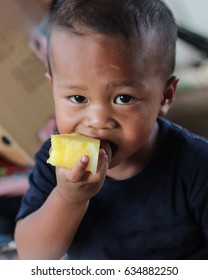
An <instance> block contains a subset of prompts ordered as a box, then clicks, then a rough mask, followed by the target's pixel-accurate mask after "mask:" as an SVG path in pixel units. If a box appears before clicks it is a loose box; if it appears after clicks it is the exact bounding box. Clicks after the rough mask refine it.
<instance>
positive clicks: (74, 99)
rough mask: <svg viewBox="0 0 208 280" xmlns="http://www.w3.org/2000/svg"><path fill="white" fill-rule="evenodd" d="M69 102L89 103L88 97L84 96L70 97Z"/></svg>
mask: <svg viewBox="0 0 208 280" xmlns="http://www.w3.org/2000/svg"><path fill="white" fill-rule="evenodd" d="M69 100H70V101H71V102H73V103H86V102H87V99H86V97H84V96H82V95H74V96H70V97H69Z"/></svg>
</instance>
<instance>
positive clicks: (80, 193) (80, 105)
mask: <svg viewBox="0 0 208 280" xmlns="http://www.w3.org/2000/svg"><path fill="white" fill-rule="evenodd" d="M151 39H152V40H153V38H151V37H149V38H148V40H147V42H148V46H149V43H150V42H151ZM152 43H153V42H152ZM50 44H51V45H50V46H51V48H50V62H51V69H52V74H51V75H50V74H47V75H46V76H47V78H48V80H49V81H50V83H51V84H52V87H53V96H54V104H55V112H56V121H57V127H58V130H59V132H60V133H72V132H77V133H80V134H84V135H87V136H90V137H94V138H98V139H101V142H102V145H101V149H100V154H99V164H98V171H97V173H96V174H95V175H92V174H91V173H89V172H86V167H87V164H88V160H89V159H88V158H87V157H86V156H84V157H82V158H81V159H80V161H78V163H77V165H76V166H75V167H74V168H73V169H72V170H68V169H65V168H57V169H56V176H57V186H56V187H55V188H54V190H53V191H52V193H51V194H50V196H49V197H48V199H47V201H46V202H45V203H44V205H43V206H42V207H41V208H40V209H39V210H37V211H36V212H34V213H33V214H31V215H29V216H28V217H26V218H24V219H23V220H20V221H19V222H18V225H17V228H16V242H17V246H18V251H19V254H20V258H23V259H28V258H30V259H33V258H36V259H44V258H47V259H57V258H60V257H61V256H62V255H63V254H64V253H65V251H66V250H67V249H68V247H69V246H70V244H71V242H72V240H73V237H74V234H75V233H76V230H77V227H78V226H79V223H80V221H81V220H82V218H83V216H84V214H85V211H86V209H87V207H88V203H89V200H90V199H91V198H92V197H93V196H94V195H95V194H96V193H97V192H98V191H99V190H100V188H101V187H102V185H103V182H104V180H105V177H106V175H107V176H109V177H111V178H114V179H117V180H121V179H126V178H129V177H131V176H134V175H135V174H137V173H138V172H140V171H141V170H142V169H144V168H145V166H146V165H147V164H148V163H149V161H150V160H151V157H152V155H153V153H154V150H155V148H156V145H157V139H158V133H159V131H158V125H157V122H156V119H157V117H158V116H163V115H165V114H166V113H167V111H168V109H169V108H170V106H171V104H172V102H173V101H174V97H175V90H176V85H177V82H178V80H177V79H176V78H175V77H171V78H170V79H169V80H166V79H164V77H162V75H156V74H155V67H156V65H154V61H156V59H155V50H154V52H151V49H150V48H149V47H147V46H145V42H143V48H138V49H137V50H136V49H135V48H133V47H130V46H129V45H128V43H127V42H126V41H125V40H124V39H123V38H121V37H118V36H117V37H112V36H109V35H104V34H98V33H94V32H90V31H89V30H86V33H85V35H84V36H80V35H77V34H74V33H69V32H67V31H63V30H58V29H54V30H53V32H52V37H51V43H50ZM110 143H113V144H114V146H115V147H116V148H115V149H113V150H112V149H111V147H110V146H111V144H110ZM63 225H64V227H63ZM60 228H61V230H60Z"/></svg>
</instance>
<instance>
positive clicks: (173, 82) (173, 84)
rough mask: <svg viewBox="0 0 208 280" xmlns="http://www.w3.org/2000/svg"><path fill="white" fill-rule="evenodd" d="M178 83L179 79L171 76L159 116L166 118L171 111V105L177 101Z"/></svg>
mask: <svg viewBox="0 0 208 280" xmlns="http://www.w3.org/2000/svg"><path fill="white" fill-rule="evenodd" d="M178 81H179V79H178V78H177V77H176V76H171V77H170V78H169V79H168V81H167V84H166V86H165V89H164V92H163V95H162V100H161V105H160V111H159V116H165V115H166V114H167V112H168V110H169V109H170V107H171V105H172V104H173V102H174V101H175V95H176V88H177V84H178Z"/></svg>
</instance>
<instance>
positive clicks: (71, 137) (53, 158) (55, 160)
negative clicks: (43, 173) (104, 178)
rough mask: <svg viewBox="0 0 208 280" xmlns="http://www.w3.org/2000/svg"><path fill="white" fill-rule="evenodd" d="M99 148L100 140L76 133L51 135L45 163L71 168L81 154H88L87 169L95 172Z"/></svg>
mask: <svg viewBox="0 0 208 280" xmlns="http://www.w3.org/2000/svg"><path fill="white" fill-rule="evenodd" d="M99 148H100V140H98V139H94V138H90V137H87V136H84V135H80V134H78V133H71V134H55V135H51V153H50V156H49V158H48V160H47V163H50V164H51V165H53V166H59V167H66V168H69V169H72V168H73V167H74V166H75V165H76V163H77V162H78V160H80V158H81V157H82V156H88V157H89V160H90V161H89V164H88V166H87V171H90V172H91V173H92V174H95V173H96V171H97V164H98V155H99Z"/></svg>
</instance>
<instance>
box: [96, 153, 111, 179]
mask: <svg viewBox="0 0 208 280" xmlns="http://www.w3.org/2000/svg"><path fill="white" fill-rule="evenodd" d="M108 166H109V158H108V155H107V154H106V152H105V150H104V149H100V152H99V161H98V168H97V173H96V175H97V176H99V177H100V179H103V178H105V176H106V173H107V171H108Z"/></svg>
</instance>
